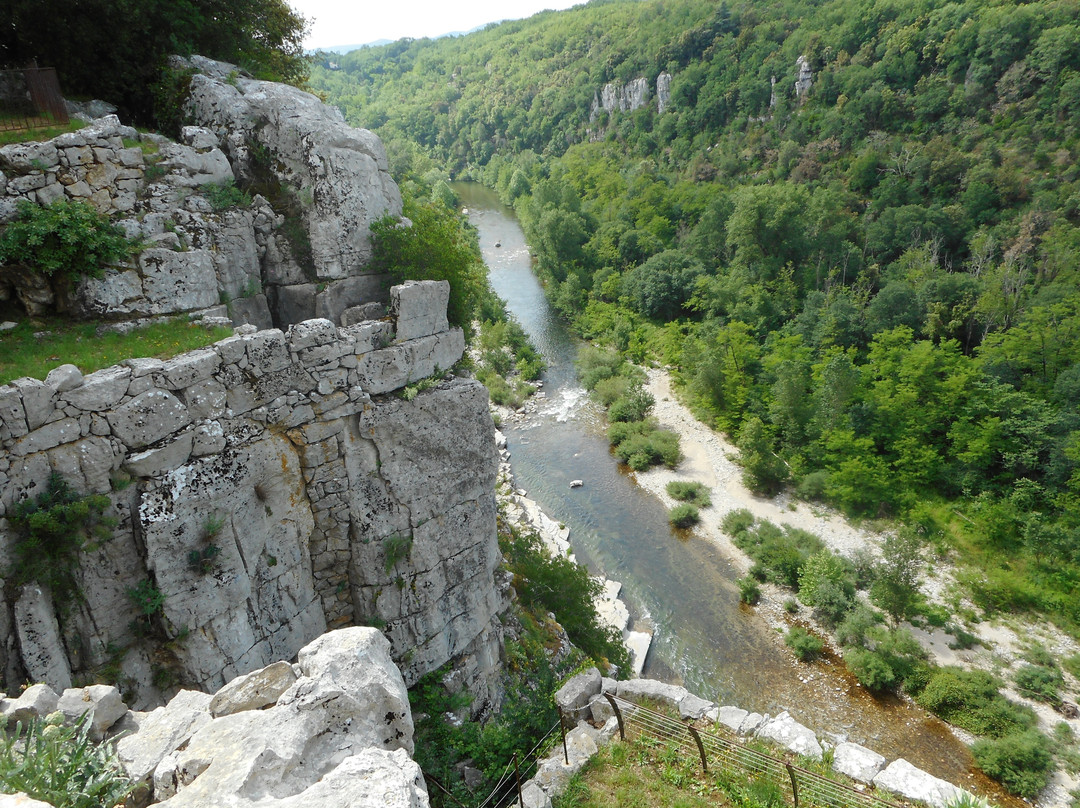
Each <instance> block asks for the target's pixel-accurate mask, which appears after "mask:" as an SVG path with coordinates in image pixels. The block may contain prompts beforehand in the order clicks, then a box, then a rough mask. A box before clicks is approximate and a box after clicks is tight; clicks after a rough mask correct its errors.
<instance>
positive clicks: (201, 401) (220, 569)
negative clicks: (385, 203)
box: [0, 282, 504, 704]
mask: <svg viewBox="0 0 1080 808" xmlns="http://www.w3.org/2000/svg"><path fill="white" fill-rule="evenodd" d="M448 293H449V287H448V285H447V284H446V283H445V282H423V283H409V284H405V285H403V286H398V287H394V289H393V290H392V294H391V298H392V307H391V308H392V311H391V316H389V317H386V318H384V319H381V320H367V321H363V322H360V323H358V324H356V325H352V326H348V327H340V328H339V327H336V326H335V325H334V324H333V323H331V322H330V321H328V320H310V321H306V322H303V323H299V324H297V325H294V326H292V327H291V328H289V330H288V331H287V332H282V331H279V330H276V329H272V330H264V331H255V329H253V328H250V327H248V328H247V329H240V331H239V332H238V333H237V335H236V336H233V337H230V338H228V339H225V340H223V341H221V342H218V343H217V344H215V345H213V346H211V347H209V348H205V349H201V350H197V351H192V352H189V353H187V354H183V355H181V356H178V357H176V358H175V359H170V360H166V361H161V360H155V359H131V360H127V361H125V362H124V363H122V364H120V365H118V366H114V367H111V368H107V369H105V370H100V371H97V372H95V373H91V374H88V375H86V376H83V375H82V374H81V373H80V372H79V371H78V370H77V369H76V368H74V367H73V366H70V365H69V366H63V367H61V368H59V369H57V370H55V371H53V372H52V373H50V374H49V376H48V377H47V378H46V380H45V381H39V380H34V379H19V380H16V381H15V382H13V383H11V384H9V385H4V386H2V387H0V449H2V454H0V492H2V493H0V571H6V570H8V569H9V568H10V559H11V547H12V543H13V542H15V541H18V537H17V536H16V535H15V534H14V532H13V530H12V527H11V524H10V522H9V521H8V520H7V518H6V517H7V516H9V515H10V514H11V512H12V508H13V507H14V506H15V505H16V503H18V502H20V501H22V500H24V499H26V498H28V497H33V496H35V495H37V494H38V493H39V492H40V491H42V490H43V486H44V485H45V482H46V480H47V478H48V476H49V473H50V472H53V471H56V472H59V473H61V474H62V475H64V477H65V478H67V479H68V481H69V482H71V483H72V484H73V485H74V486H75V487H76V488H77V489H78V490H80V491H82V492H85V493H100V494H106V495H107V496H108V497H109V498H110V501H111V503H112V511H113V513H114V514H115V516H116V517H117V519H118V520H119V523H118V525H117V527H116V529H115V531H114V537H113V539H112V540H111V541H109V542H107V543H106V544H104V545H103V546H102V548H101V549H100V550H98V551H95V552H89V553H86V554H84V557H83V559H82V565H81V567H80V569H79V571H78V577H79V581H80V586H81V589H82V592H83V600H82V601H81V602H79V603H75V604H56V603H54V602H53V600H52V598H51V595H50V593H48V592H47V591H42V589H41V588H40V587H39V586H37V585H35V584H29V585H26V586H23V587H19V588H16V587H13V586H11V585H8V586H5V587H4V589H3V591H4V603H3V607H2V609H0V637H4V638H5V645H4V647H3V648H0V664H2V669H3V672H4V674H5V679H6V682H7V685H8V687H9V688H13V687H15V686H17V685H18V684H19V683H20V682H22V681H23V680H32V681H46V682H48V683H49V684H50V685H51V686H53V687H54V688H63V687H67V686H69V685H70V684H71V682H72V681H73V680H75V681H77V680H80V679H85V678H88V677H91V676H93V673H94V670H95V669H96V668H100V667H101V666H104V665H106V664H108V663H110V661H112V662H113V663H115V662H116V658H117V655H118V653H119V650H120V649H126V651H125V652H124V653H123V654H121V656H122V668H123V671H124V674H125V675H126V676H127V677H128V679H129V682H131V683H133V684H136V685H137V687H138V691H139V693H138V695H137V696H136V697H135V702H136V703H139V704H143V703H145V704H149V703H153V702H154V701H156V700H157V699H158V698H160V696H161V693H160V692H159V691H160V689H161V688H162V687H163V686H164V685H163V683H167V680H168V679H169V677H167V676H166V674H170V675H171V678H172V679H173V680H174V682H175V683H183V684H187V685H189V686H192V685H194V686H197V687H199V688H201V689H214V688H216V687H219V686H220V685H221V684H223V683H224V682H225V681H227V680H229V679H231V678H232V677H233V676H235V675H237V674H240V673H243V672H246V671H249V670H253V669H255V668H258V667H262V666H264V665H266V664H268V663H269V662H270V661H273V660H275V659H280V658H288V657H291V656H293V655H294V654H295V653H296V652H297V651H298V650H299V649H300V648H301V647H302V646H303V645H304V644H305V643H307V642H310V641H311V640H312V639H313V638H314V637H316V636H318V635H319V634H321V633H323V632H324V631H325V630H327V629H328V628H335V627H339V626H342V625H347V624H350V623H363V622H367V623H373V624H375V625H379V626H381V627H382V628H383V629H384V631H385V633H386V635H387V637H388V638H389V639H390V641H391V644H392V646H393V649H394V655H395V659H396V660H397V661H398V662H399V663H400V664H401V667H402V669H403V671H404V674H405V677H406V680H407V681H409V682H410V683H411V682H412V681H415V680H416V679H417V678H418V677H419V676H421V675H422V674H424V673H426V672H428V671H430V670H433V669H435V668H437V667H439V666H441V665H443V664H444V663H446V662H447V661H449V660H451V659H455V658H458V659H464V660H465V666H466V668H467V669H466V670H465V672H464V677H465V680H466V682H467V683H468V684H469V685H470V686H472V687H473V688H474V690H475V691H476V692H479V694H480V695H481V701H482V700H483V698H484V696H485V695H486V693H487V688H488V687H489V686H492V685H493V684H494V681H493V680H494V678H495V676H496V673H497V668H498V654H499V645H500V636H499V631H498V621H497V614H498V612H500V611H501V610H502V609H503V608H504V595H503V594H502V593H501V592H500V591H498V589H497V587H496V585H495V580H494V573H495V567H496V563H497V560H498V546H497V541H496V536H495V502H494V488H495V476H496V472H497V465H498V456H497V450H496V448H495V442H494V426H493V424H492V422H491V417H490V415H489V414H488V409H487V392H486V390H485V389H484V388H483V387H482V386H481V385H479V384H478V383H476V382H473V381H469V380H464V379H456V378H450V379H444V380H441V381H438V383H437V384H434V385H433V386H428V388H427V389H424V390H422V391H421V390H420V389H419V388H418V387H413V388H411V389H405V392H404V393H403V394H401V395H390V394H392V393H394V392H395V391H402V390H403V388H407V386H408V385H411V384H413V383H414V382H416V381H418V380H420V379H424V378H426V377H429V376H431V375H432V374H433V373H435V372H436V371H439V370H443V371H445V370H446V369H448V368H450V367H451V366H453V365H454V364H455V363H456V362H457V361H458V360H459V359H460V358H461V355H462V352H463V350H464V339H463V336H462V333H461V331H460V329H451V328H449V327H448V325H447V321H446V317H445V311H446V301H447V297H448ZM402 337H406V338H404V339H403V338H402ZM211 547H212V548H213V550H212V552H210V553H207V552H206V551H207V550H208V548H211ZM193 553H196V554H199V553H201V554H203V555H202V556H201V557H204V558H207V561H206V563H205V564H200V563H199V562H198V558H196V560H195V562H194V563H193V561H192V554H193ZM0 574H2V573H0ZM147 580H149V581H150V582H152V583H153V585H154V586H155V587H157V588H158V589H159V590H160V591H161V592H162V594H163V595H164V596H165V599H164V605H163V608H162V611H161V614H160V616H159V617H158V619H159V620H160V621H161V625H162V627H163V630H164V632H165V633H166V634H167V635H168V636H169V637H172V638H174V639H173V641H172V642H169V643H166V644H165V645H164V646H162V645H161V644H160V643H156V642H153V641H147V640H140V639H139V637H138V636H137V635H136V634H135V633H133V628H132V625H131V623H132V621H133V620H134V618H135V616H136V613H135V609H134V606H133V603H132V600H131V598H130V596H129V592H130V590H132V589H133V588H134V587H136V586H138V585H139V584H140V583H142V582H145V581H147ZM58 607H59V608H58ZM58 615H60V618H59V619H58ZM172 683H173V682H168V683H167V684H172Z"/></svg>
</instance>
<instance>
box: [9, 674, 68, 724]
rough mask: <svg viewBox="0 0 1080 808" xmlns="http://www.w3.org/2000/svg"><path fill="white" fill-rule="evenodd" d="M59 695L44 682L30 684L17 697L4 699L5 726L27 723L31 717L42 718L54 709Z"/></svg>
mask: <svg viewBox="0 0 1080 808" xmlns="http://www.w3.org/2000/svg"><path fill="white" fill-rule="evenodd" d="M59 701H60V696H58V695H57V694H56V691H55V690H53V689H52V688H51V687H49V686H48V685H46V684H36V685H30V687H28V688H26V690H24V691H23V692H22V693H21V694H20V695H19V697H18V698H17V699H4V702H3V712H2V715H3V717H4V719H5V722H6V724H7V726H9V727H10V726H14V725H15V722H17V721H21V722H22V723H23V724H25V723H27V722H28V721H29V720H30V719H32V718H44V717H45V716H47V715H48V714H49V713H51V712H53V711H54V710H56V705H57V703H58V702H59Z"/></svg>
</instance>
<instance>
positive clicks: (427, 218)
mask: <svg viewBox="0 0 1080 808" xmlns="http://www.w3.org/2000/svg"><path fill="white" fill-rule="evenodd" d="M402 215H403V216H405V217H407V218H408V219H409V220H410V221H411V222H412V226H411V227H406V226H404V225H403V224H402V223H401V222H400V221H398V220H397V219H395V218H393V217H389V216H388V217H386V218H383V219H380V220H379V221H377V222H375V223H374V224H373V225H372V226H371V233H372V236H373V238H374V240H375V254H374V256H373V258H372V266H373V267H374V268H375V269H379V270H382V271H384V272H389V273H390V275H391V276H392V277H393V279H394V282H395V283H400V282H402V281H405V280H445V281H449V283H450V300H449V302H448V304H447V308H446V316H447V319H449V321H450V323H451V324H452V325H456V326H459V327H461V328H463V329H465V331H466V332H467V333H470V332H471V330H472V322H473V320H474V319H475V317H476V314H477V312H478V310H479V306H480V302H481V299H482V297H483V295H484V291H485V289H486V280H485V270H484V264H483V262H482V260H481V258H480V252H479V249H478V247H477V245H476V240H475V237H472V236H470V234H469V231H468V230H467V229H466V226H465V224H464V223H463V221H462V220H461V219H460V218H459V217H458V216H457V214H455V213H454V211H452V210H450V209H449V208H446V207H444V206H443V205H442V204H438V203H431V202H426V201H423V200H419V199H414V198H412V197H410V196H406V197H405V199H404V203H403V206H402Z"/></svg>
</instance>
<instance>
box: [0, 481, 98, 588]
mask: <svg viewBox="0 0 1080 808" xmlns="http://www.w3.org/2000/svg"><path fill="white" fill-rule="evenodd" d="M108 506H109V498H108V497H106V496H104V495H101V494H95V495H90V496H81V495H79V494H78V493H76V492H75V490H74V489H73V488H72V487H71V486H70V485H68V482H67V480H65V479H64V478H63V476H61V475H60V474H58V473H57V472H55V471H54V472H52V473H51V474H50V475H49V479H48V482H47V483H46V485H45V490H44V491H43V492H42V493H40V494H38V496H37V497H35V498H34V499H28V500H24V501H23V502H20V503H19V504H18V505H16V506H15V507H14V508H13V509H12V510H11V512H10V514H9V516H8V519H9V520H10V522H11V526H12V527H13V528H14V530H15V535H16V537H17V538H16V540H15V545H14V547H13V555H14V559H13V564H12V568H11V570H10V571H9V572H8V573H7V574H6V575H5V576H4V577H5V578H8V580H9V582H10V583H12V584H14V585H15V586H22V585H23V584H26V583H30V582H31V581H36V582H37V583H39V584H41V585H42V586H47V587H48V588H49V589H50V590H51V591H52V595H53V599H54V601H55V602H56V603H57V604H59V605H61V607H68V608H69V607H70V606H71V605H72V603H73V602H74V601H76V600H77V599H78V598H79V597H80V594H79V586H78V583H77V581H76V578H75V571H76V570H77V569H78V566H79V555H80V554H81V553H83V552H86V551H90V550H95V549H97V548H98V547H99V546H100V543H101V542H102V541H104V540H106V539H108V538H109V535H110V528H111V526H112V524H113V521H112V520H110V519H108V518H105V517H103V516H102V514H103V513H104V511H105V509H106V508H107V507H108Z"/></svg>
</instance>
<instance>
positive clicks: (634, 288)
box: [620, 231, 705, 320]
mask: <svg viewBox="0 0 1080 808" xmlns="http://www.w3.org/2000/svg"><path fill="white" fill-rule="evenodd" d="M631 232H636V231H631ZM620 245H621V242H620ZM704 274H705V268H704V267H703V266H702V265H701V263H700V262H699V261H697V260H696V259H694V258H691V257H690V256H688V255H686V254H685V253H683V252H681V251H680V250H666V251H664V252H662V253H659V254H658V255H654V256H652V258H650V259H649V260H648V261H646V262H645V263H644V264H641V265H639V266H636V267H634V268H633V269H632V270H630V271H629V272H627V273H626V275H625V277H624V278H623V290H624V291H625V292H626V294H627V295H628V296H629V297H630V299H631V300H632V301H633V303H634V307H635V308H636V309H637V310H638V311H640V312H641V313H642V314H644V315H645V316H646V317H653V318H656V319H659V320H674V319H675V318H677V317H679V316H681V315H682V314H684V313H685V308H686V304H687V303H688V302H689V301H690V297H691V296H692V295H693V292H694V284H695V283H696V282H697V279H698V278H700V277H701V276H702V275H704Z"/></svg>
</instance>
